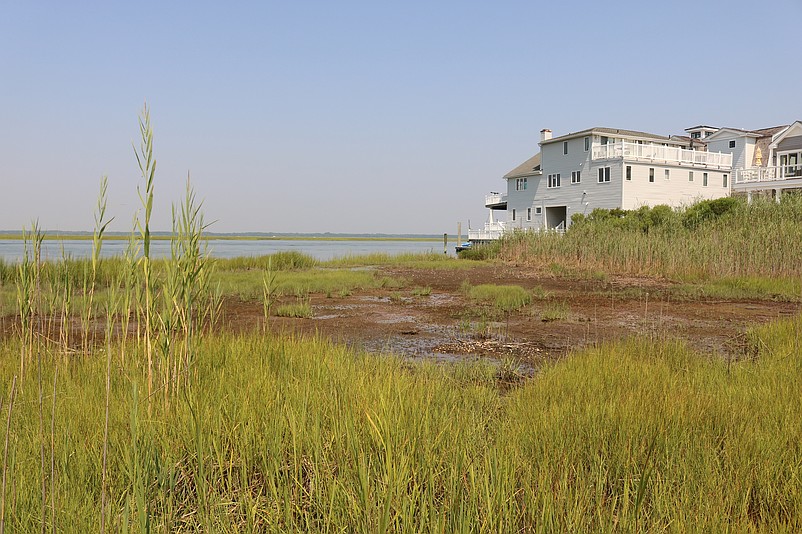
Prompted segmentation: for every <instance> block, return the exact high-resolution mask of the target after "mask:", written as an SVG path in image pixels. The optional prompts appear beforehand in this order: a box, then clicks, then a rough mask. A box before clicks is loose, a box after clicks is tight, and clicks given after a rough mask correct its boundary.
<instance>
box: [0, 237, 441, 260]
mask: <svg viewBox="0 0 802 534" xmlns="http://www.w3.org/2000/svg"><path fill="white" fill-rule="evenodd" d="M453 245H454V244H453V243H449V247H448V248H449V249H450V250H449V254H453V250H454V247H453ZM127 246H128V242H127V241H124V240H114V241H104V242H103V249H102V256H103V257H105V258H108V257H113V256H122V254H123V252H124V251H125V249H126V247H127ZM62 247H63V250H64V254H66V255H67V256H69V257H71V258H89V257H91V255H92V241H91V240H73V239H65V240H57V239H48V240H46V241H44V242H43V243H42V258H43V259H46V260H59V259H61V257H62ZM150 250H151V257H153V258H163V257H166V256H169V255H170V242H169V241H161V240H160V241H151V244H150ZM289 250H292V251H297V252H301V253H303V254H307V255H309V256H312V257H313V258H316V259H318V260H330V259H333V258H340V257H343V256H358V255H363V254H373V253H386V254H400V253H404V252H440V253H442V252H443V244H442V242H439V243H438V242H437V241H379V240H375V241H374V240H370V241H361V240H356V241H329V240H323V239H321V240H315V239H310V240H291V239H287V240H283V239H276V240H270V241H243V240H235V239H219V240H212V241H209V251H210V252H211V255H212V256H214V257H216V258H237V257H242V256H264V255H266V254H273V253H275V252H281V251H289ZM23 254H24V247H23V243H22V241H20V240H14V239H0V260H5V261H7V262H16V261H19V260H20V259H21V258H22V255H23Z"/></svg>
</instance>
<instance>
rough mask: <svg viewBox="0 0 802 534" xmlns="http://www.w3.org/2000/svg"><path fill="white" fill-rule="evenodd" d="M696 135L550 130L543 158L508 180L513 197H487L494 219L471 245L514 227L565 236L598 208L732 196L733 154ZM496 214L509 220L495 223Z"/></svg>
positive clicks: (472, 236) (517, 170)
mask: <svg viewBox="0 0 802 534" xmlns="http://www.w3.org/2000/svg"><path fill="white" fill-rule="evenodd" d="M701 128H708V129H710V128H709V127H701ZM689 130H692V129H689ZM689 133H691V135H690V136H679V137H678V136H673V137H665V136H661V135H655V134H650V133H646V132H637V131H633V130H622V129H614V128H603V127H596V128H589V129H587V130H582V131H579V132H574V133H569V134H566V135H562V136H559V137H552V135H551V130H543V131H542V132H541V141H540V143H539V145H540V152H539V153H538V154H535V156H533V157H532V158H529V159H528V160H526V161H525V162H523V163H522V164H521V165H519V166H517V167H516V168H515V169H513V170H512V171H510V172H509V173H507V174H506V175H505V176H504V180H505V181H506V188H507V194H506V196H505V195H502V194H500V193H497V194H492V195H489V196H488V197H486V198H485V206H486V207H488V208H490V209H491V220H490V222H489V223H488V224H486V225H485V228H484V230H482V231H477V232H471V233H469V238H470V239H473V240H478V238H479V237H480V235H479V234H480V233H482V232H484V233H485V237H488V236H489V233H494V232H495V233H498V232H501V231H509V230H510V229H513V228H518V229H522V230H547V229H548V230H557V231H560V230H564V229H565V228H567V227H568V226H569V225H570V224H571V216H572V215H574V214H575V213H581V214H588V213H590V212H591V211H592V210H593V209H595V208H606V209H612V208H623V209H636V208H639V207H641V206H654V205H657V204H668V205H670V206H682V205H689V204H692V203H693V202H695V201H697V200H700V199H713V198H718V197H722V196H727V195H729V193H730V185H731V184H730V181H731V175H732V154H730V153H723V152H712V151H707V150H705V149H704V148H705V144H704V143H703V142H702V141H701V140H700V139H699V137H697V136H695V132H693V131H691V132H689ZM704 133H705V135H707V133H708V131H707V130H705V131H704ZM501 210H503V211H501ZM493 211H501V214H500V215H497V216H495V217H493V215H492V213H493ZM494 219H497V220H498V222H496V221H495V220H494ZM488 232H489V233H488ZM491 237H492V236H491Z"/></svg>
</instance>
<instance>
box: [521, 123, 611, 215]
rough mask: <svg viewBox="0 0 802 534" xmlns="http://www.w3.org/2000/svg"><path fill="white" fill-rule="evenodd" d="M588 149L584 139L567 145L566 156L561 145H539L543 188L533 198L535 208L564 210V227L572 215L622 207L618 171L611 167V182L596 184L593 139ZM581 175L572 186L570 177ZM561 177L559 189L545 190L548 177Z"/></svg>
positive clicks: (575, 140) (596, 165) (570, 141)
mask: <svg viewBox="0 0 802 534" xmlns="http://www.w3.org/2000/svg"><path fill="white" fill-rule="evenodd" d="M589 142H590V145H591V146H590V147H589V148H588V151H587V152H586V151H585V140H584V137H578V138H576V139H571V140H569V141H568V143H569V144H568V154H567V155H566V154H563V142H562V141H558V142H556V143H547V144H544V145H542V147H541V153H542V158H543V159H542V162H543V163H542V169H543V180H542V185H541V187H540V188H539V189H538V191H537V194H536V195H535V197H534V198H533V202H534V203H535V205H539V206H541V207H542V208H543V211H544V213H545V208H547V207H557V206H565V207H566V223H567V224H568V225H570V224H571V216H572V215H573V214H574V213H582V214H585V215H587V214H588V213H590V212H591V211H592V210H593V209H595V208H607V209H611V208H616V207H619V206H620V205H621V179H622V175H621V167H620V165H619V166H618V167H616V166H615V165H610V167H611V168H610V181H609V182H605V183H599V182H598V168H599V167H600V166H606V165H600V164H598V163H595V164H594V163H593V162H591V154H592V151H593V139H590V140H589ZM574 171H580V173H581V175H580V176H581V182H580V183H578V184H572V183H571V173H572V172H574ZM557 173H559V174H560V179H561V186H560V187H556V188H548V187H547V182H546V180H547V176H548V175H549V174H557Z"/></svg>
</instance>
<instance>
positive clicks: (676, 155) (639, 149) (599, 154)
mask: <svg viewBox="0 0 802 534" xmlns="http://www.w3.org/2000/svg"><path fill="white" fill-rule="evenodd" d="M592 155H593V159H611V158H623V159H625V160H633V161H650V162H651V161H657V162H664V163H672V164H681V165H701V166H706V167H718V168H730V167H732V154H725V153H723V152H705V151H703V150H686V149H684V148H680V147H677V146H663V145H648V144H640V143H633V142H631V141H619V142H617V143H609V144H606V145H594V147H593V154H592Z"/></svg>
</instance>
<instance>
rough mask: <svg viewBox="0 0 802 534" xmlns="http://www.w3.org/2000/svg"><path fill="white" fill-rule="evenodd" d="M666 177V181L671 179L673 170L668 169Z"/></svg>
mask: <svg viewBox="0 0 802 534" xmlns="http://www.w3.org/2000/svg"><path fill="white" fill-rule="evenodd" d="M664 175H665V176H664V177H665V179H666V180H669V179H671V170H670V169H666V170H665V173H664Z"/></svg>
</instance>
